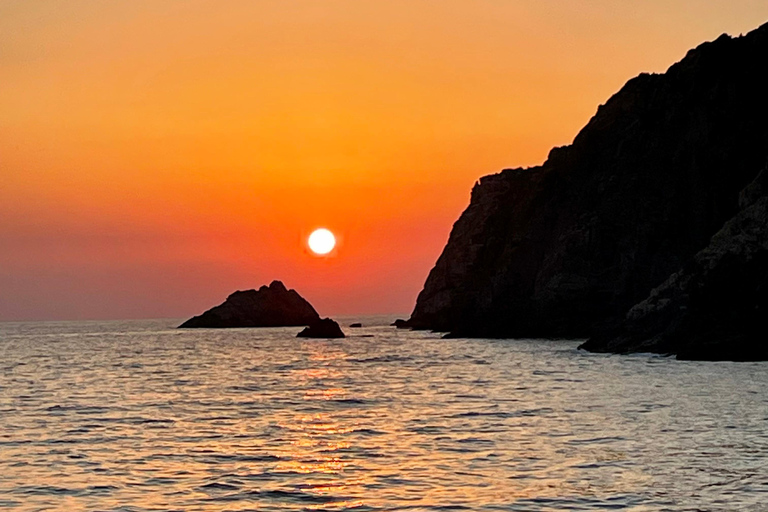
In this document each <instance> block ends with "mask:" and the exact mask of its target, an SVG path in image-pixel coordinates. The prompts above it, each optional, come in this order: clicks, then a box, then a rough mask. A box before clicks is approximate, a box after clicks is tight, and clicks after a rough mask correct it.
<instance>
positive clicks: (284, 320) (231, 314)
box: [179, 281, 320, 328]
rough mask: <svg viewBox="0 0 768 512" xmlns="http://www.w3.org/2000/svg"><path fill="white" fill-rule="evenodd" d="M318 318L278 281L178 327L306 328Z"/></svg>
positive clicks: (239, 295) (237, 294)
mask: <svg viewBox="0 0 768 512" xmlns="http://www.w3.org/2000/svg"><path fill="white" fill-rule="evenodd" d="M319 319H320V315H318V314H317V311H315V308H313V307H312V305H311V304H310V303H309V302H307V301H306V300H305V299H304V298H303V297H301V295H299V294H298V293H297V292H296V290H288V289H286V288H285V285H283V283H281V282H280V281H272V283H271V284H270V285H269V286H262V287H261V288H259V289H258V290H245V291H236V292H235V293H233V294H232V295H230V296H229V297H227V300H226V301H224V302H223V303H222V304H219V305H218V306H216V307H213V308H211V309H209V310H208V311H206V312H205V313H203V314H202V315H199V316H196V317H193V318H190V319H189V320H187V321H186V322H184V323H183V324H181V325H180V326H179V327H183V328H187V327H215V328H223V327H283V326H297V325H309V324H311V323H312V322H315V321H317V320H319Z"/></svg>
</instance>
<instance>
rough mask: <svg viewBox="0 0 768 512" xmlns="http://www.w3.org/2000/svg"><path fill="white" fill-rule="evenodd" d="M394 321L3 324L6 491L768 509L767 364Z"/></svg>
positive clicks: (60, 497)
mask: <svg viewBox="0 0 768 512" xmlns="http://www.w3.org/2000/svg"><path fill="white" fill-rule="evenodd" d="M392 320H394V317H365V318H343V319H341V322H340V323H342V325H343V328H344V330H345V331H346V333H347V335H348V336H347V338H345V339H337V340H326V339H306V338H301V339H298V338H296V333H297V332H298V331H299V330H300V328H296V327H293V328H272V329H225V330H209V329H184V330H182V329H176V326H177V325H178V324H179V323H180V321H181V320H141V321H111V322H104V321H99V322H95V321H94V322H42V323H41V322H37V323H0V508H2V509H8V510H19V511H33V510H34V511H43V510H45V511H80V510H89V511H90V510H97V511H126V512H127V511H131V512H133V511H135V512H139V511H246V510H253V511H256V510H258V511H272V510H281V511H284V510H287V511H290V510H303V511H347V510H349V511H360V512H362V511H385V510H386V511H399V510H408V511H462V510H488V511H564V510H568V511H570V510H580V511H591V510H629V511H637V512H639V511H666V510H668V511H768V363H732V362H692V361H677V360H675V359H673V358H668V357H660V356H656V355H650V354H636V355H630V356H626V355H623V356H619V355H604V354H591V353H587V352H583V351H579V350H578V349H577V346H578V344H579V341H578V340H528V339H517V340H514V339H508V340H490V339H441V337H440V335H439V334H436V333H431V332H423V331H422V332H412V331H407V330H398V329H395V328H394V327H390V326H389V323H390V322H391V321H392ZM354 321H359V322H362V323H363V327H362V328H348V327H346V326H347V325H348V324H349V323H352V322H354Z"/></svg>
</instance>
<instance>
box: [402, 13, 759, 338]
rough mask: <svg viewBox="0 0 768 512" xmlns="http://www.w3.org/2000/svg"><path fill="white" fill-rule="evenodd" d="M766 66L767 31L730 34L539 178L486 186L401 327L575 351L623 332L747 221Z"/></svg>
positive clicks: (604, 110)
mask: <svg viewBox="0 0 768 512" xmlns="http://www.w3.org/2000/svg"><path fill="white" fill-rule="evenodd" d="M767 62H768V24H767V25H763V26H762V27H760V28H759V29H757V30H754V31H753V32H751V33H749V34H747V35H746V36H743V37H739V38H731V37H729V36H727V35H723V36H721V37H720V38H718V39H717V40H716V41H713V42H709V43H704V44H702V45H700V46H699V47H698V48H696V49H694V50H691V51H690V52H688V54H687V55H686V56H685V58H684V59H683V60H682V61H681V62H679V63H677V64H674V65H673V66H671V67H670V68H669V70H668V71H667V72H666V73H664V74H660V75H648V74H642V75H640V76H638V77H636V78H633V79H632V80H630V81H629V82H627V84H626V85H625V86H624V87H623V88H622V89H621V90H620V91H619V92H618V93H617V94H616V95H614V96H613V97H612V98H610V99H609V100H608V102H607V103H606V104H605V105H603V106H601V107H599V108H598V111H597V113H596V114H595V116H594V117H593V118H592V119H591V120H590V121H589V123H588V124H587V125H586V126H585V127H584V128H583V129H582V130H581V132H580V133H579V134H578V135H577V136H576V138H575V139H574V141H573V144H572V145H570V146H566V147H560V148H555V149H553V150H552V151H551V152H550V154H549V158H548V159H547V161H546V162H545V163H544V164H543V165H541V166H539V167H533V168H529V169H507V170H504V171H502V172H501V173H499V174H496V175H492V176H486V177H484V178H482V179H481V180H480V181H479V182H478V183H477V184H476V185H475V187H474V189H473V190H472V198H471V202H470V205H469V206H468V208H467V209H466V210H465V211H464V213H462V215H461V217H460V218H459V220H458V221H457V222H456V224H455V225H454V226H453V230H452V232H451V235H450V239H449V241H448V244H447V245H446V247H445V249H444V250H443V253H442V254H441V255H440V257H439V259H438V261H437V263H436V265H435V267H434V268H433V269H432V271H431V272H430V274H429V276H428V278H427V281H426V283H425V285H424V289H423V290H422V291H421V293H420V294H419V297H418V300H417V303H416V307H415V308H414V311H413V313H412V315H411V318H410V319H409V320H408V322H407V326H410V327H412V328H417V329H432V330H437V331H450V332H451V333H452V334H453V335H455V336H475V337H478V336H489V337H569V338H573V337H585V338H586V337H589V336H590V335H592V334H593V333H596V332H607V330H610V329H612V328H618V327H617V326H619V325H621V324H622V323H623V321H624V318H625V315H626V313H627V311H628V310H629V309H630V308H631V307H632V306H634V305H635V304H637V303H638V302H640V301H643V300H644V299H646V298H647V297H648V295H649V293H650V291H651V290H652V289H653V288H655V287H657V286H659V285H661V284H662V283H664V282H665V281H666V280H667V279H668V278H669V277H670V276H671V275H672V274H673V273H676V272H678V271H679V270H680V269H682V268H683V267H684V265H686V264H688V263H689V262H690V261H691V260H692V258H693V257H694V256H695V255H696V254H697V253H699V251H701V250H702V249H704V248H705V247H706V246H707V245H708V244H709V243H710V238H712V236H713V235H714V234H715V233H717V232H718V231H719V230H720V229H721V228H723V225H724V224H725V223H726V221H728V220H729V219H732V218H734V216H736V215H737V214H738V213H739V211H740V207H739V193H740V191H742V190H743V189H744V188H745V187H746V186H747V185H748V184H749V183H751V182H752V181H753V180H754V179H755V178H756V176H757V174H758V172H759V171H760V169H761V168H762V166H763V165H764V164H765V162H766V159H767V158H768V123H766V119H768V94H766V92H765V91H766V90H768V72H767V71H768V69H766V68H767V67H768V65H767V64H766V63H767ZM723 240H725V238H723ZM722 243H725V242H724V241H723V242H722ZM726 259H728V258H726ZM758 259H759V258H758ZM755 264H756V265H757V263H755ZM707 286H708V285H707ZM587 346H588V347H595V346H596V345H595V344H588V345H587ZM627 347H628V345H627V346H623V348H622V350H626V349H627Z"/></svg>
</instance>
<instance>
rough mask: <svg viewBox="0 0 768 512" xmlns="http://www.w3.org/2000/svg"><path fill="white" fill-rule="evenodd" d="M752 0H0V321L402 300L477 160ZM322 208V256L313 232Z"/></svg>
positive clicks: (666, 61) (736, 15) (738, 21)
mask: <svg viewBox="0 0 768 512" xmlns="http://www.w3.org/2000/svg"><path fill="white" fill-rule="evenodd" d="M766 20H768V2H765V0H754V1H751V0H744V1H738V0H728V1H725V0H722V1H720V0H717V1H716V0H695V1H694V0H689V1H682V0H665V1H662V0H644V1H643V2H637V1H629V0H626V1H624V0H579V1H575V0H574V1H567V0H525V1H523V0H494V1H491V0H472V1H470V0H462V1H457V0H433V1H421V0H403V1H396V0H387V1H376V2H374V1H364V0H345V1H341V0H323V1H317V0H306V1H292V0H275V1H256V0H254V1H229V2H222V1H202V0H197V1H184V2H182V1H178V2H170V1H161V0H146V1H136V0H125V1H118V0H115V1H109V2H102V1H99V0H93V1H88V2H85V1H75V0H68V1H66V2H54V1H35V0H19V1H14V0H4V1H3V2H1V3H0V320H23V319H86V318H145V317H185V316H190V315H192V314H197V313H200V312H201V311H202V310H204V309H206V308H207V307H210V306H212V305H214V304H217V303H219V302H221V301H222V300H223V299H224V298H225V297H226V295H227V294H228V293H230V292H231V291H234V290H235V289H246V288H253V287H258V286H259V285H261V284H265V283H268V282H269V281H271V280H272V279H281V280H283V281H284V282H285V284H286V285H287V286H289V287H292V288H296V289H297V290H298V291H299V292H300V293H301V294H302V295H304V296H305V297H306V298H307V299H308V300H310V302H312V303H313V305H314V306H315V307H316V309H318V311H319V312H320V313H321V314H323V315H329V314H358V313H360V314H365V313H403V314H406V313H408V312H409V311H410V310H411V309H412V307H413V304H414V301H415V299H416V295H417V294H418V292H419V290H420V289H421V286H422V284H423V283H424V280H425V278H426V276H427V273H428V271H429V269H430V268H431V267H432V265H433V264H434V262H435V260H436V258H437V256H438V255H439V254H440V251H441V249H442V247H443V245H444V243H445V241H446V240H447V237H448V233H449V231H450V228H451V225H452V224H453V222H454V221H455V220H456V218H457V217H458V215H459V214H460V212H461V211H462V210H463V208H464V207H465V206H466V204H467V202H468V199H469V192H470V189H471V186H472V184H473V183H474V181H475V180H476V179H477V178H478V177H480V176H482V175H485V174H489V173H493V172H497V171H498V170H500V169H502V168H504V167H516V166H527V165H534V164H538V163H541V162H542V161H543V160H544V159H545V157H546V155H547V152H548V151H549V149H550V148H551V147H552V146H556V145H562V144H567V143H569V142H570V141H571V140H572V139H573V137H574V135H575V134H576V133H577V131H578V130H579V129H580V128H581V126H583V125H584V124H585V123H586V121H587V120H588V119H589V118H590V117H591V116H592V114H593V113H594V112H595V110H596V108H597V106H598V104H600V103H603V102H604V101H605V100H606V99H607V98H608V97H609V96H610V95H611V94H613V93H614V92H616V91H617V90H618V89H619V88H620V87H621V86H622V85H623V83H624V82H625V81H626V80H628V79H629V78H631V77H632V76H634V75H636V74H638V73H640V72H643V71H651V72H661V71H664V70H665V69H666V68H667V67H668V66H669V65H670V64H672V63H673V62H675V61H677V60H679V59H680V58H682V57H683V55H684V54H685V52H686V51H687V50H688V49H689V48H691V47H693V46H696V45H697V44H698V43H700V42H702V41H704V40H708V39H714V38H716V37H717V36H718V35H719V34H720V33H722V32H728V33H731V34H734V35H738V34H739V33H741V32H747V31H749V30H751V29H753V28H755V27H757V26H758V25H760V24H761V23H763V22H765V21H766ZM318 226H325V227H328V228H329V229H331V230H333V231H334V232H336V233H337V234H338V235H339V236H340V237H341V239H342V240H341V241H342V243H341V245H340V247H339V250H338V251H336V256H335V257H333V258H316V257H312V256H310V255H309V254H307V252H306V250H305V247H304V238H305V237H306V236H307V235H308V234H309V232H310V231H311V230H312V229H313V228H315V227H318Z"/></svg>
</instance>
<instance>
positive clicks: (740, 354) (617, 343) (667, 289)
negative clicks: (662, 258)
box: [580, 169, 768, 360]
mask: <svg viewBox="0 0 768 512" xmlns="http://www.w3.org/2000/svg"><path fill="white" fill-rule="evenodd" d="M740 199H741V200H740V206H741V208H740V211H739V213H738V214H737V215H736V216H735V217H734V218H733V219H731V220H729V221H728V222H726V224H725V226H723V228H722V229H721V230H720V231H718V232H717V233H716V234H715V236H713V237H712V240H711V241H710V243H709V245H707V247H706V248H705V249H703V250H701V251H700V252H699V253H698V254H696V256H695V257H694V258H693V259H692V260H691V261H690V262H689V263H688V264H686V265H685V266H684V267H683V268H682V269H681V270H680V271H679V272H676V273H674V274H672V276H671V277H669V279H667V280H666V281H665V282H664V283H663V284H661V285H660V286H658V287H656V288H654V289H653V290H652V291H651V293H650V296H649V297H648V298H647V299H645V300H644V301H642V302H640V303H639V304H637V305H635V306H634V307H633V308H632V309H630V310H629V312H628V313H627V315H626V317H625V318H624V321H623V322H622V323H621V325H620V326H619V327H618V328H614V329H608V330H606V331H605V332H602V333H599V334H598V335H596V336H594V337H593V338H591V339H590V340H588V341H587V343H585V344H584V345H582V346H581V347H580V348H585V349H587V350H592V351H597V352H657V353H663V354H677V357H678V358H680V359H706V360H712V359H728V360H766V359H768V338H766V332H768V169H766V170H764V171H763V172H762V173H760V174H759V175H758V177H757V178H756V179H755V181H754V182H753V183H752V184H751V185H749V186H748V187H747V188H746V189H744V191H743V192H742V194H741V198H740Z"/></svg>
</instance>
